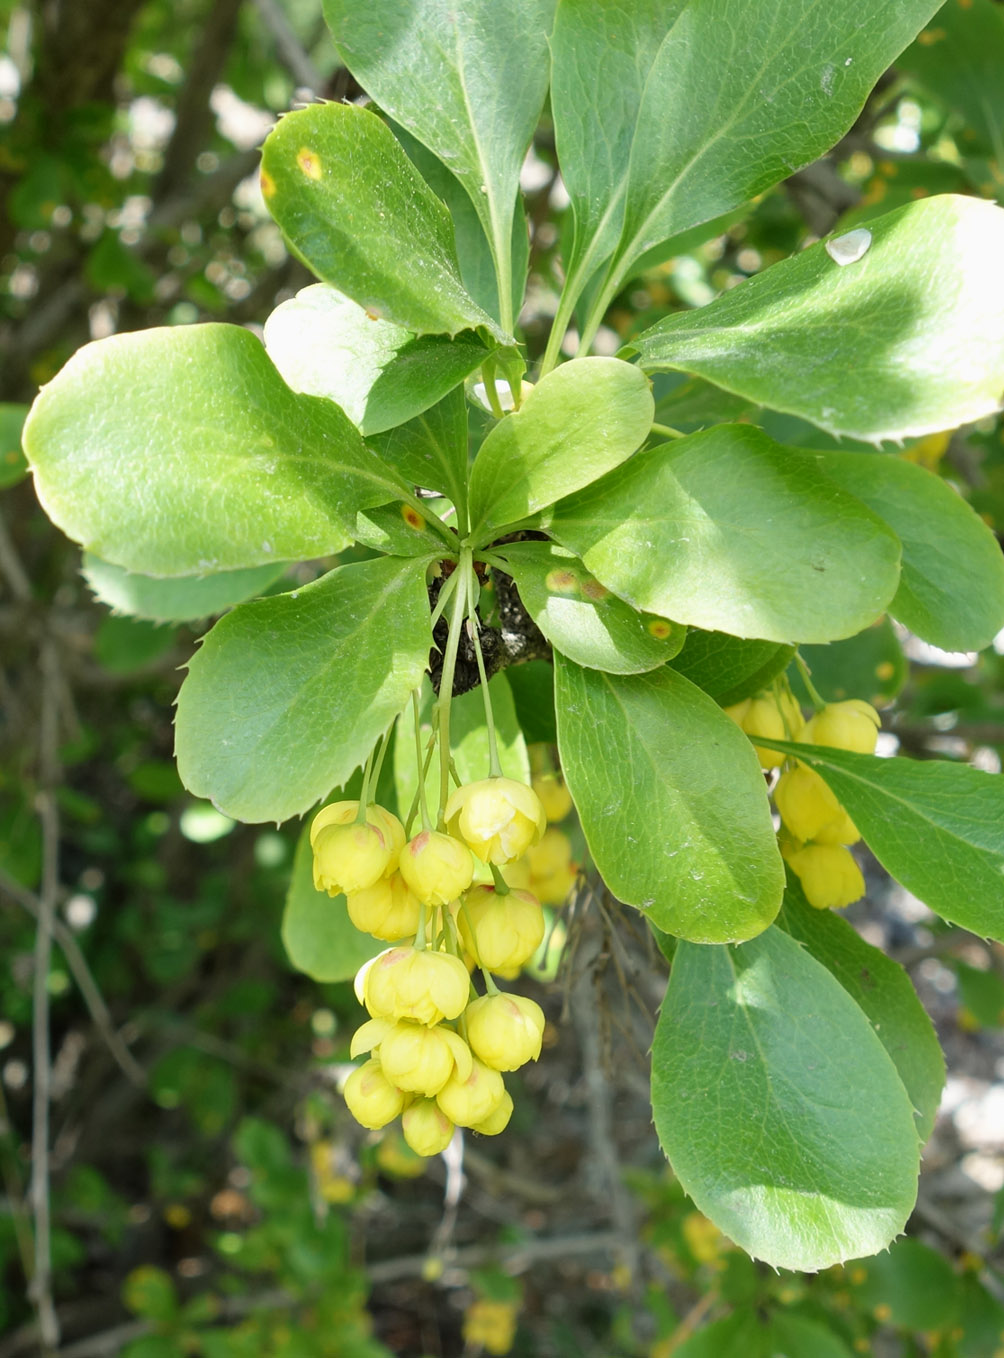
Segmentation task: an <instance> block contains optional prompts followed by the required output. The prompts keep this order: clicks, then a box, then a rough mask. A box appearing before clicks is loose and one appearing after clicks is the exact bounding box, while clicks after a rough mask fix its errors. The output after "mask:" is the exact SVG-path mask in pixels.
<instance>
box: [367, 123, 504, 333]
mask: <svg viewBox="0 0 1004 1358" xmlns="http://www.w3.org/2000/svg"><path fill="white" fill-rule="evenodd" d="M391 127H392V128H393V131H394V135H395V136H396V137H397V139H398V141H399V142H400V143H401V145H402V146H403V147H404V149H405V151H406V152H407V153H408V158H409V159H410V160H412V161H413V162H414V164H415V165H416V167H417V168H418V172H419V174H421V176H422V178H423V179H424V180H425V182H426V183H427V184H428V186H429V188H430V189H432V191H433V193H434V194H435V195H436V197H437V198H442V200H443V202H444V203H445V204H446V206H447V207H448V208H449V210H450V216H451V217H452V218H453V231H454V235H455V237H456V246H457V259H458V260H459V261H460V277H461V279H462V281H463V284H464V287H465V288H466V289H467V291H468V292H469V293H470V294H471V296H472V297H473V298H474V300H475V302H477V304H478V306H479V307H481V309H482V310H483V311H487V312H488V314H489V316H500V315H501V314H502V313H501V311H500V310H499V285H498V279H497V278H496V276H495V261H494V259H493V258H492V248H491V246H490V245H489V244H488V237H487V236H486V235H485V233H484V228H483V227H482V225H481V219H480V217H479V216H478V214H477V211H476V210H475V207H474V204H473V203H472V202H471V200H470V199H469V198H468V196H467V194H466V193H465V191H464V189H463V187H462V185H461V184H460V181H459V180H457V179H454V177H453V175H452V174H450V172H449V170H448V169H447V168H446V166H445V165H444V164H443V163H442V161H439V160H437V159H436V157H435V156H434V155H433V154H432V152H431V151H428V150H426V148H425V147H424V146H423V145H422V143H421V142H420V141H416V140H415V138H414V137H413V136H412V135H411V133H410V132H406V131H405V129H404V128H403V127H400V126H398V125H397V124H396V123H393V122H392V123H391ZM529 264H530V231H529V227H528V225H527V220H526V210H525V209H524V207H523V199H522V194H519V195H517V199H516V209H515V212H514V213H513V223H512V314H513V315H514V316H518V315H519V312H520V308H521V307H522V305H523V296H524V293H525V292H526V275H527V270H528V268H529Z"/></svg>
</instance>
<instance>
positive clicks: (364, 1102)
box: [343, 1057, 404, 1131]
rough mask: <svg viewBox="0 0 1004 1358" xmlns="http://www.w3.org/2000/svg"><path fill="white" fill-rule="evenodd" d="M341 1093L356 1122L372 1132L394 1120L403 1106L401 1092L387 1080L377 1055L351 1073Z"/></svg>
mask: <svg viewBox="0 0 1004 1358" xmlns="http://www.w3.org/2000/svg"><path fill="white" fill-rule="evenodd" d="M343 1093H344V1096H345V1102H346V1103H347V1104H348V1107H349V1112H350V1113H351V1114H352V1116H353V1117H354V1118H355V1120H356V1122H358V1123H361V1124H362V1126H363V1127H369V1128H370V1130H371V1131H375V1130H376V1129H377V1128H378V1127H386V1126H387V1123H388V1122H393V1120H394V1119H395V1118H396V1117H397V1115H398V1113H400V1111H401V1109H402V1108H403V1107H404V1095H403V1094H402V1093H401V1091H400V1089H395V1087H394V1086H393V1085H392V1084H391V1082H390V1081H389V1080H388V1079H387V1076H386V1075H385V1074H384V1073H383V1067H382V1066H381V1065H380V1062H379V1061H378V1060H377V1059H376V1057H372V1058H371V1059H370V1060H369V1061H367V1062H366V1064H365V1065H364V1066H359V1067H358V1068H357V1069H356V1070H354V1071H353V1072H352V1074H351V1075H350V1076H349V1078H348V1079H347V1080H346V1081H345V1089H344V1090H343Z"/></svg>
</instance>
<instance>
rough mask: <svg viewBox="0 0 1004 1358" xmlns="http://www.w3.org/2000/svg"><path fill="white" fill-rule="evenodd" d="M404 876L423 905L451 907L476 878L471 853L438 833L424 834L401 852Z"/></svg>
mask: <svg viewBox="0 0 1004 1358" xmlns="http://www.w3.org/2000/svg"><path fill="white" fill-rule="evenodd" d="M399 866H400V870H401V876H402V877H403V878H404V880H405V881H406V882H407V883H408V885H409V887H411V889H412V891H413V892H414V893H415V895H416V896H417V897H418V899H419V900H420V901H421V902H422V903H423V904H424V905H448V904H449V903H450V901H454V900H456V898H457V897H458V896H459V895H460V893H461V892H462V891H466V890H467V888H468V887H469V886H470V884H471V880H472V879H473V877H474V860H473V859H472V858H471V854H470V850H469V849H468V848H467V847H466V846H465V845H463V844H461V843H459V841H458V840H456V839H452V838H451V837H450V836H449V835H443V834H440V833H439V831H438V830H423V831H422V832H421V834H417V835H416V836H415V838H414V839H413V840H411V841H410V842H409V843H408V844H406V845H405V846H404V848H403V850H402V851H401V858H400V863H399Z"/></svg>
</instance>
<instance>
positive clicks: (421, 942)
mask: <svg viewBox="0 0 1004 1358" xmlns="http://www.w3.org/2000/svg"><path fill="white" fill-rule="evenodd" d="M428 913H429V912H428V907H427V906H424V905H423V906H422V908H421V910H420V911H419V912H418V933H417V934H416V935H415V948H416V949H417V951H418V952H422V951H423V949H424V948H425V925H426V916H427V915H428Z"/></svg>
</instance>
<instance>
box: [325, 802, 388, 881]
mask: <svg viewBox="0 0 1004 1358" xmlns="http://www.w3.org/2000/svg"><path fill="white" fill-rule="evenodd" d="M358 814H359V803H358V802H332V803H331V804H330V805H329V806H322V807H321V809H320V811H318V813H317V815H316V816H315V817H314V819H313V820H312V821H311V823H310V843H311V847H313V845H314V843H315V842H316V840H317V836H318V835H319V834H320V833H321V831H322V830H324V829H326V828H327V826H329V825H350V824H351V823H352V821H354V820H355V818H356V816H357V815H358ZM366 823H367V825H375V826H376V828H377V829H378V830H379V831H380V833H381V834H382V835H383V837H384V839H385V840H386V842H387V844H388V845H389V846H390V852H391V858H392V860H393V865H392V866H391V868H390V869H389V870H388V876H389V875H390V873H391V872H394V871H395V870H396V869H397V859H398V854H400V852H401V850H402V849H403V848H404V826H403V825H402V824H401V822H400V821H399V820H398V818H397V816H395V815H394V814H393V812H391V811H388V810H387V809H386V808H385V807H382V806H377V804H376V802H373V803H372V804H371V805H370V806H368V807H367V808H366Z"/></svg>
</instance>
